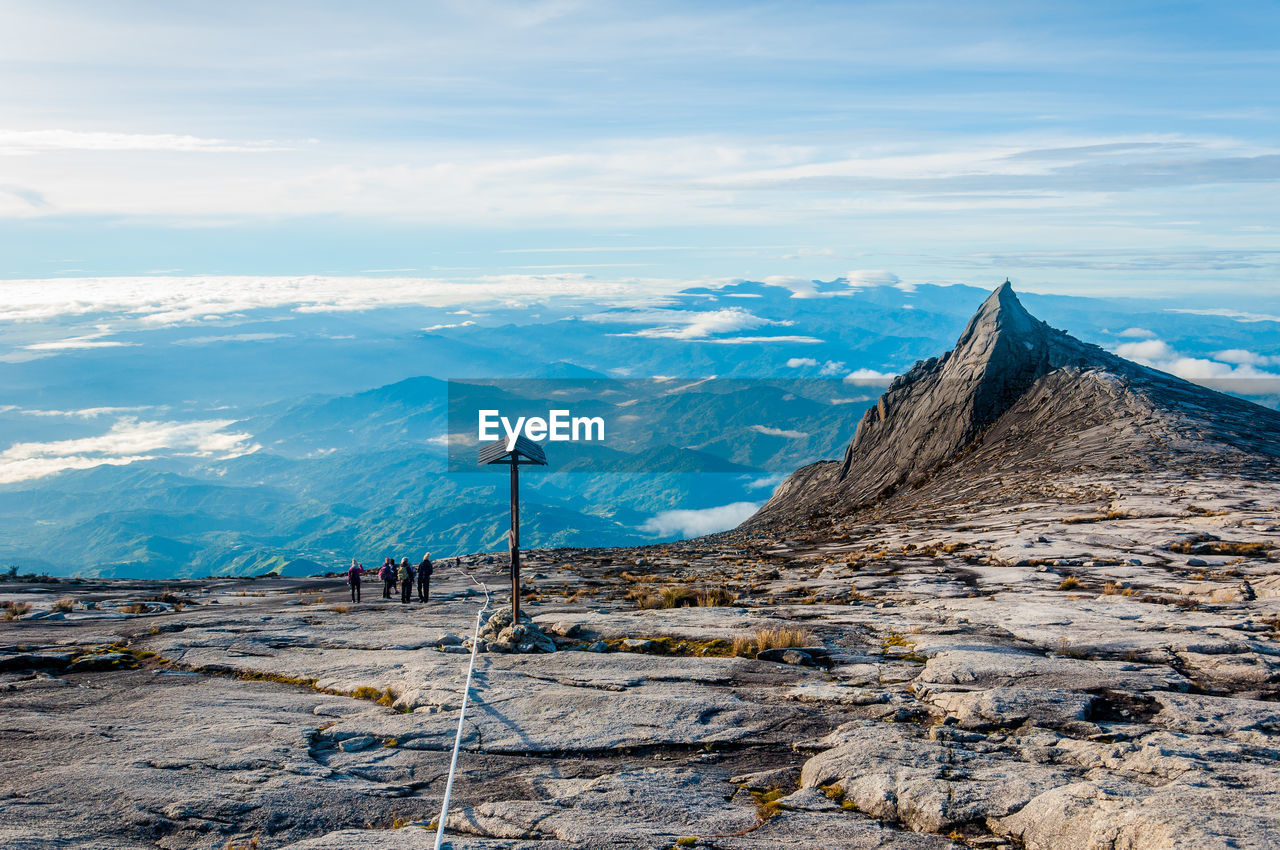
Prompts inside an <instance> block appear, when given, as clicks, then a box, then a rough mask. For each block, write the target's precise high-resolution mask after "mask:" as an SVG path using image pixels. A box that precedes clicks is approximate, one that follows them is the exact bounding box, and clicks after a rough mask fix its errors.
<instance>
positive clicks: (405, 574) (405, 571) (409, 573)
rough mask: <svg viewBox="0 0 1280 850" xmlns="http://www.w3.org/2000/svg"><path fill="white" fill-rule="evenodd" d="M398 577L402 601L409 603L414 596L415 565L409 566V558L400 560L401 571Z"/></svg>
mask: <svg viewBox="0 0 1280 850" xmlns="http://www.w3.org/2000/svg"><path fill="white" fill-rule="evenodd" d="M397 577H398V578H399V579H400V601H401V602H403V603H407V602H408V601H409V600H410V599H412V598H413V567H411V566H409V559H408V558H404V559H402V560H401V561H400V571H399V575H398V576H397Z"/></svg>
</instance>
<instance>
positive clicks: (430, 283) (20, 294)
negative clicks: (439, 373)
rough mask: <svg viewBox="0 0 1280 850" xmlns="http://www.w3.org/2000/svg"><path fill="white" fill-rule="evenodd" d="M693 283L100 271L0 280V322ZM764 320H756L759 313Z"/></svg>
mask: <svg viewBox="0 0 1280 850" xmlns="http://www.w3.org/2000/svg"><path fill="white" fill-rule="evenodd" d="M692 285H695V282H693V281H682V280H674V279H659V278H618V279H612V280H598V279H596V278H594V277H592V276H590V275H583V274H545V275H486V276H481V277H475V278H450V279H444V278H396V277H386V278H383V277H320V276H306V277H249V276H238V277H220V276H203V277H159V276H155V277H153V276H146V277H106V278H48V279H41V278H32V279H21V280H6V281H4V302H3V303H2V304H0V322H3V321H36V320H42V319H52V318H59V317H68V316H93V315H96V314H103V313H106V314H114V318H116V319H128V320H132V321H134V322H138V323H142V324H143V325H145V326H151V327H158V326H164V325H173V324H190V323H198V322H203V321H211V320H215V319H221V318H223V317H227V316H235V315H238V314H242V313H246V312H248V311H251V310H257V309H266V308H292V309H294V310H296V311H298V312H301V313H324V312H351V311H361V310H371V309H374V308H378V307H393V306H400V305H407V304H412V305H419V306H424V307H458V306H462V305H475V304H501V305H505V306H516V307H519V306H525V305H528V304H532V303H536V302H540V301H545V300H556V301H560V302H564V303H568V304H571V305H572V304H578V303H582V304H598V303H602V302H603V303H609V304H617V305H621V306H629V305H635V306H641V305H646V304H652V303H654V302H656V301H660V300H661V298H662V297H664V296H666V295H670V294H672V293H675V292H678V291H679V290H681V289H684V288H687V287H689V286H692ZM762 321H763V320H762Z"/></svg>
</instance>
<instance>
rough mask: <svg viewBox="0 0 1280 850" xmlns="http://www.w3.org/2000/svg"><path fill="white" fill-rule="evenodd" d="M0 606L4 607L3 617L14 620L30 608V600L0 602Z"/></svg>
mask: <svg viewBox="0 0 1280 850" xmlns="http://www.w3.org/2000/svg"><path fill="white" fill-rule="evenodd" d="M0 608H3V609H4V619H6V620H16V619H18V618H19V617H21V616H22V615H23V614H26V613H28V612H29V611H30V610H31V603H30V602H4V603H0Z"/></svg>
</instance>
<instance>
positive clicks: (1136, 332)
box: [1117, 328, 1155, 339]
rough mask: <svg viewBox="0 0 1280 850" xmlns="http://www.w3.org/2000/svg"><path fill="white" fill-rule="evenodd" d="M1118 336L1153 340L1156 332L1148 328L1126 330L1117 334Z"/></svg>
mask: <svg viewBox="0 0 1280 850" xmlns="http://www.w3.org/2000/svg"><path fill="white" fill-rule="evenodd" d="M1117 336H1122V337H1130V338H1133V337H1137V338H1139V339H1151V338H1152V337H1154V336H1155V332H1154V331H1149V330H1147V329H1146V328H1126V329H1125V330H1122V331H1120V333H1119V334H1117Z"/></svg>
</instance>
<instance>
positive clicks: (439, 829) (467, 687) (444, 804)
mask: <svg viewBox="0 0 1280 850" xmlns="http://www.w3.org/2000/svg"><path fill="white" fill-rule="evenodd" d="M453 569H454V570H455V571H456V572H457V573H459V574H460V575H464V576H466V577H467V578H468V579H469V580H470V581H471V583H472V584H474V585H476V586H477V587H479V588H480V589H481V590H482V591H484V604H483V605H481V606H480V610H479V612H477V613H476V628H475V632H474V634H473V635H472V637H471V663H470V664H468V665H467V681H466V684H464V685H463V687H462V710H461V711H459V712H458V734H457V735H456V736H455V737H454V739H453V758H452V759H451V760H450V762H449V779H448V781H447V782H445V785H444V799H443V800H442V801H441V802H440V821H439V823H438V824H437V825H436V845H435V850H440V843H441V842H442V841H444V822H445V820H446V819H447V818H448V817H449V797H450V795H452V794H453V774H454V773H455V772H456V771H457V769H458V751H459V750H460V749H462V727H463V724H464V723H465V722H466V719H467V697H468V696H469V695H470V693H471V674H472V672H473V671H474V670H475V669H476V648H477V647H478V646H479V645H480V641H479V639H478V638H479V637H480V624H481V621H482V619H483V618H484V612H485V611H487V610H489V586H488V585H487V584H485V583H484V582H482V581H478V580H476V578H475V576H473V575H471V573H468V572H464V571H463V570H462V569H460V568H459V567H458V566H457V562H456V561H455V562H454V567H453Z"/></svg>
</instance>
